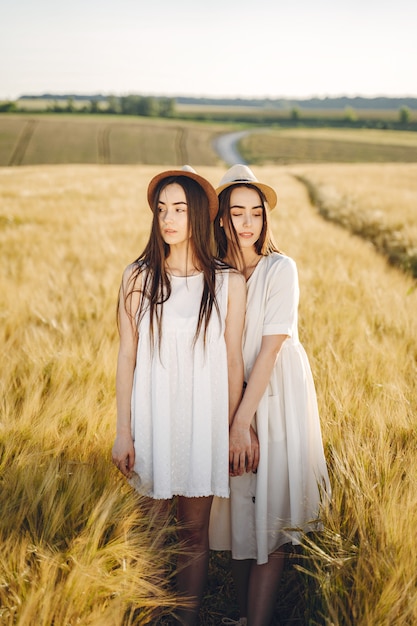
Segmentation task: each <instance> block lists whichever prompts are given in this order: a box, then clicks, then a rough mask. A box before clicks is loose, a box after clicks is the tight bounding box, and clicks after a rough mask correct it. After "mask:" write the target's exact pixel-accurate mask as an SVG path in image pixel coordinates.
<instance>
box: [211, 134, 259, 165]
mask: <svg viewBox="0 0 417 626" xmlns="http://www.w3.org/2000/svg"><path fill="white" fill-rule="evenodd" d="M251 132H252V131H250V130H241V131H239V132H236V133H227V134H226V135H220V136H219V137H216V138H215V139H214V141H213V148H214V150H215V151H216V153H217V154H218V156H219V157H220V158H221V160H222V161H224V162H225V163H226V165H235V164H236V163H242V164H243V165H247V163H246V161H245V160H244V158H243V157H242V156H241V154H240V152H239V150H238V149H237V144H238V142H239V141H240V140H241V139H242V138H243V137H245V136H246V135H248V134H249V133H251Z"/></svg>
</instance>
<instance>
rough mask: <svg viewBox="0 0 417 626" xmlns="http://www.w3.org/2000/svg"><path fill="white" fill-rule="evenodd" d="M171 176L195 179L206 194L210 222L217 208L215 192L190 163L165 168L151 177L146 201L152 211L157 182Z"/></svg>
mask: <svg viewBox="0 0 417 626" xmlns="http://www.w3.org/2000/svg"><path fill="white" fill-rule="evenodd" d="M171 176H186V177H187V178H191V179H192V180H195V182H196V183H198V184H199V185H200V187H201V188H202V190H203V191H204V193H205V194H206V196H207V200H208V203H209V212H210V221H211V222H212V221H213V220H214V218H215V217H216V215H217V212H218V210H219V201H218V198H217V194H216V192H215V190H214V187H213V186H212V185H210V183H209V182H208V180H206V179H205V178H203V177H202V176H199V174H197V172H196V171H195V170H194V169H193V168H192V167H191V166H190V165H184V167H182V168H181V169H180V170H167V171H166V172H161V174H157V175H156V176H154V177H153V178H152V180H151V182H150V183H149V185H148V203H149V206H150V207H151V209H152V211H153V209H154V204H155V194H156V189H157V187H158V185H159V183H160V182H161V181H162V180H164V179H165V178H170V177H171Z"/></svg>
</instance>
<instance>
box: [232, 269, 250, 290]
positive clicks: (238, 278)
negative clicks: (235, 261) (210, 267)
mask: <svg viewBox="0 0 417 626" xmlns="http://www.w3.org/2000/svg"><path fill="white" fill-rule="evenodd" d="M228 274H229V290H230V289H242V288H243V289H246V281H245V277H244V276H243V274H242V273H241V272H239V271H238V270H235V269H233V268H232V269H229V270H228Z"/></svg>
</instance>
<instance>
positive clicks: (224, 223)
mask: <svg viewBox="0 0 417 626" xmlns="http://www.w3.org/2000/svg"><path fill="white" fill-rule="evenodd" d="M216 191H217V193H218V194H219V213H218V215H217V217H216V219H215V237H216V241H217V243H218V252H219V256H220V257H221V258H223V259H225V260H226V261H227V262H228V263H230V264H231V265H233V266H234V267H236V268H238V269H239V270H241V271H242V272H243V274H244V276H245V278H246V285H247V308H246V322H245V330H244V337H243V358H244V368H245V382H246V387H245V391H244V394H243V397H242V401H241V403H240V405H239V407H238V409H237V411H236V413H235V416H234V419H233V422H232V425H231V428H230V474H231V480H230V482H231V484H230V489H231V497H230V500H229V501H227V502H223V503H222V502H221V501H220V500H218V499H215V502H214V503H213V507H212V513H211V522H210V546H211V547H212V548H213V549H217V550H231V552H232V569H233V576H234V580H235V586H236V590H237V597H238V604H239V609H240V615H241V617H240V619H239V620H238V621H237V622H236V621H233V620H228V618H226V619H225V620H224V623H237V624H242V625H244V624H248V626H266V625H268V624H270V622H271V619H272V616H273V612H274V607H275V602H276V598H277V589H278V586H279V582H280V579H281V575H282V570H283V566H284V561H285V544H288V543H289V542H292V543H298V542H299V540H300V533H303V532H308V531H310V530H314V529H316V528H318V527H319V522H318V515H319V511H320V504H321V501H322V497H323V494H324V493H327V494H329V493H330V487H329V478H328V473H327V468H326V462H325V457H324V451H323V444H322V437H321V429H320V421H319V414H318V409H317V400H316V392H315V387H314V382H313V377H312V374H311V370H310V366H309V362H308V358H307V355H306V353H305V351H304V348H303V346H302V345H301V344H300V341H299V338H298V330H297V311H298V301H299V287H298V277H297V269H296V265H295V263H294V261H293V260H292V259H291V258H289V257H288V256H286V255H284V254H282V253H280V252H279V251H278V249H277V247H276V246H275V244H274V243H273V239H272V236H271V232H270V229H269V226H268V210H271V209H273V208H274V207H275V205H276V202H277V196H276V193H275V191H274V189H272V188H271V187H269V186H268V185H265V184H263V183H260V182H258V180H257V179H256V178H255V176H254V174H253V172H252V171H251V170H250V169H249V168H248V167H247V166H244V165H235V166H233V167H232V168H230V170H228V172H227V173H226V174H225V176H224V177H223V179H222V181H221V182H220V185H219V187H218V189H217V190H216ZM251 429H254V430H256V432H257V437H258V442H259V450H258V448H257V445H256V442H255V445H253V442H254V437H253V432H252V433H251ZM250 442H252V445H251V443H250ZM248 449H250V450H251V452H250V455H249V468H248V453H247V451H248ZM248 469H249V471H248ZM253 469H256V472H255V471H252V470H253ZM291 529H293V530H291ZM294 529H297V530H294Z"/></svg>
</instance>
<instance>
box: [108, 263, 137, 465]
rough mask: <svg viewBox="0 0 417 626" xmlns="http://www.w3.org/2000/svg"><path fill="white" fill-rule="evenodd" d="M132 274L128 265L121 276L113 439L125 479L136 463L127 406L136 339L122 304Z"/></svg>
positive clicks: (132, 303) (132, 304)
mask: <svg viewBox="0 0 417 626" xmlns="http://www.w3.org/2000/svg"><path fill="white" fill-rule="evenodd" d="M131 274H132V267H131V266H130V267H128V268H127V269H126V270H125V272H124V274H123V279H122V285H121V288H120V294H119V329H120V344H119V353H118V359H117V373H116V404H117V425H116V439H115V442H114V445H113V450H112V459H113V462H114V463H115V465H116V466H117V467H118V468H119V470H120V471H121V472H122V473H123V474H124V475H125V476H130V475H131V473H132V470H133V466H134V463H135V450H134V446H133V439H132V431H131V408H130V407H131V396H132V387H133V375H134V371H135V365H136V349H137V341H138V336H137V331H136V327H135V323H134V320H132V319H131V317H130V316H129V315H128V313H127V311H126V302H125V295H126V292H127V289H128V281H129V278H130V276H131ZM138 300H139V297H138V294H137V293H135V294H133V295H132V296H131V297H130V299H129V304H128V306H129V308H130V310H131V311H132V312H134V311H136V310H137V307H138Z"/></svg>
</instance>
